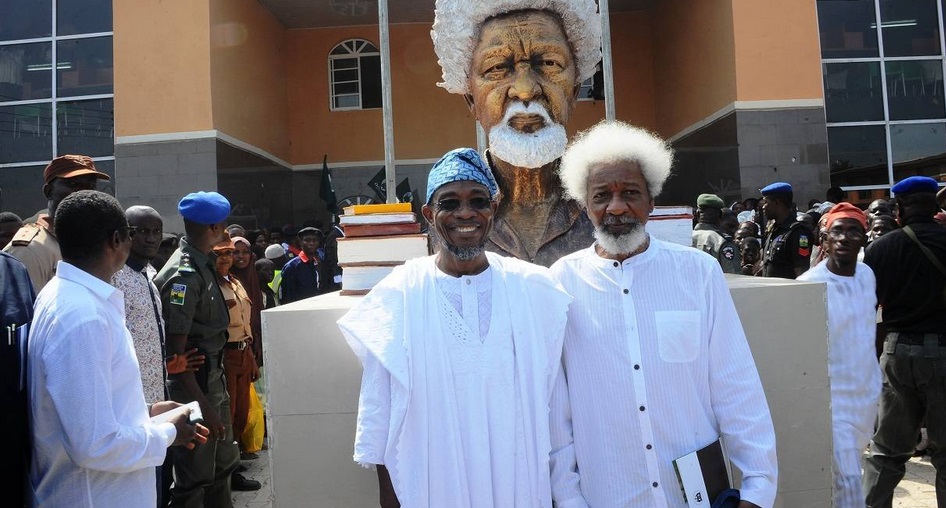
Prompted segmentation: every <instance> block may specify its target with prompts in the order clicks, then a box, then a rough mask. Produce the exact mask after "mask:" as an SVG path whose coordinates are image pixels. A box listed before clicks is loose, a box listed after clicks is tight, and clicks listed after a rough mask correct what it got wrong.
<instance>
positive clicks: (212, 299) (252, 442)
mask: <svg viewBox="0 0 946 508" xmlns="http://www.w3.org/2000/svg"><path fill="white" fill-rule="evenodd" d="M108 178H109V177H108V175H106V174H105V173H102V172H100V171H98V170H97V169H96V167H95V163H94V162H93V161H92V159H91V158H89V157H86V156H80V155H64V156H61V157H57V158H56V159H54V160H53V161H52V162H51V163H50V164H49V165H48V166H47V167H46V168H45V170H44V174H43V180H44V185H43V188H42V192H43V193H44V194H45V196H46V199H47V210H45V211H43V212H40V213H38V214H37V216H36V217H35V218H34V219H32V220H28V221H26V222H25V223H24V221H23V220H21V219H20V218H19V217H18V216H16V215H14V214H12V213H9V212H3V213H0V232H2V233H3V235H4V239H5V240H4V245H5V247H4V249H3V252H2V254H0V281H2V286H3V300H2V306H3V309H4V312H3V325H4V326H5V328H6V331H7V333H8V341H7V346H8V349H7V350H4V354H3V355H2V357H3V361H4V372H5V374H7V376H6V377H5V378H4V381H5V383H6V384H4V387H5V392H4V396H5V397H6V396H8V395H9V396H10V397H11V399H10V403H11V404H10V406H9V409H10V411H8V412H7V413H6V414H4V417H3V418H4V419H3V425H4V429H5V430H7V431H8V435H9V436H11V442H13V443H15V446H13V449H12V450H11V453H10V454H8V455H7V457H5V459H4V461H3V464H4V465H3V471H4V473H5V474H4V475H2V478H3V480H2V481H3V485H4V486H6V487H10V488H9V489H7V492H11V493H13V494H12V496H13V504H12V505H11V506H21V505H23V504H24V503H25V502H29V503H30V504H33V505H37V506H79V505H90V506H152V505H157V506H229V505H230V499H231V491H232V490H258V489H259V488H260V487H261V484H260V482H258V481H256V480H252V479H248V478H245V477H244V476H243V475H242V474H240V473H242V472H243V471H245V470H246V466H245V465H243V464H241V463H240V461H241V460H254V459H256V458H258V456H257V454H256V453H255V452H257V451H259V449H260V448H261V446H265V445H264V444H263V442H262V436H263V435H264V433H265V428H264V427H265V423H264V421H262V417H261V416H260V417H258V418H255V419H253V422H252V424H251V423H250V420H251V418H250V416H251V407H252V406H254V405H255V406H256V407H259V406H260V401H259V398H258V395H257V393H256V390H255V389H254V387H253V383H254V382H255V381H256V380H257V379H259V377H260V368H261V367H262V366H263V353H262V331H261V319H260V312H261V311H262V310H264V309H268V308H272V307H274V306H276V305H279V304H281V303H288V302H293V301H297V300H301V299H304V298H308V297H311V296H315V295H318V294H322V293H325V292H328V291H333V290H335V289H337V288H338V287H339V284H338V282H339V279H338V278H337V276H338V274H337V273H335V272H336V270H337V261H336V260H335V259H334V249H333V245H331V244H326V243H325V242H324V235H323V234H322V232H321V230H319V229H318V227H315V226H316V225H317V224H315V225H309V226H306V227H303V228H301V229H297V228H294V227H293V226H291V225H287V226H284V227H282V228H278V229H273V231H272V234H270V232H268V231H266V230H256V231H246V230H245V229H244V228H243V227H242V226H240V225H238V224H229V225H227V222H226V220H227V218H228V217H229V216H230V203H229V202H228V201H227V199H226V198H225V197H224V196H222V195H220V194H219V193H216V192H196V193H192V194H189V195H187V196H185V197H184V198H183V199H182V200H181V201H180V203H179V206H178V211H179V213H180V215H181V218H182V219H183V223H184V234H183V235H182V236H178V235H173V234H169V233H167V232H165V230H164V217H162V216H161V215H160V214H159V213H158V212H157V211H156V210H154V209H153V208H151V207H148V206H143V205H135V206H131V207H129V208H128V209H126V210H122V209H121V208H120V205H119V203H118V202H117V201H116V200H115V199H114V198H113V197H111V196H109V195H107V194H104V193H101V192H98V191H96V190H94V189H95V187H96V182H97V181H98V180H105V179H108ZM333 231H337V230H336V229H334V228H333ZM329 236H330V238H337V234H334V235H329ZM273 239H274V240H275V241H274V242H273V243H270V242H271V240H273ZM280 240H284V241H285V243H281V242H280ZM27 345H28V346H29V347H26V346H27ZM190 402H196V403H197V404H198V407H199V408H200V415H201V418H202V419H201V421H200V422H191V421H190V420H189V416H188V415H178V416H175V417H174V418H173V419H171V420H170V421H168V422H165V423H154V422H151V421H150V418H152V417H156V416H158V415H160V414H162V413H164V412H167V411H171V410H175V409H177V408H178V407H180V406H181V405H182V404H186V403H190ZM27 422H30V425H27ZM30 443H31V445H30ZM27 472H28V473H29V476H28V479H27V476H26V475H27ZM26 482H28V483H26ZM24 485H28V488H26V489H24ZM80 500H81V501H80Z"/></svg>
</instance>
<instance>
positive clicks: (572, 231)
mask: <svg viewBox="0 0 946 508" xmlns="http://www.w3.org/2000/svg"><path fill="white" fill-rule="evenodd" d="M431 38H432V39H433V42H434V50H435V51H436V52H437V56H438V58H439V62H440V65H441V67H442V69H443V82H442V83H439V85H440V86H442V87H444V88H446V89H447V90H448V91H449V92H451V93H456V94H462V95H463V96H464V99H465V100H466V102H467V105H468V106H469V108H470V111H471V112H472V113H473V115H474V116H475V117H476V120H477V121H478V122H479V124H480V125H481V126H482V127H483V129H484V130H485V131H486V132H487V134H488V137H489V151H488V152H487V154H486V156H485V157H484V159H486V161H487V162H488V164H489V165H490V168H491V169H492V171H493V174H494V175H495V176H496V180H497V183H498V185H499V190H500V194H501V196H502V199H501V201H500V206H499V209H498V210H497V211H496V216H495V227H494V228H493V231H492V232H491V233H490V236H489V238H488V241H487V245H486V248H487V249H489V250H491V251H494V252H498V253H500V254H504V255H507V256H513V257H517V258H520V259H525V260H527V261H532V262H534V263H538V264H542V265H545V266H548V265H550V264H551V263H552V262H554V261H555V260H556V259H558V258H559V257H561V256H563V255H565V254H568V253H571V252H574V251H575V250H576V249H578V248H580V247H582V246H584V245H586V244H587V243H588V242H589V241H591V225H590V224H589V223H588V221H587V219H586V218H585V217H584V216H583V214H582V213H581V208H580V207H579V206H578V204H577V203H575V202H574V201H571V200H568V199H564V198H563V196H562V188H561V182H559V180H558V176H557V174H556V171H555V169H556V166H557V164H558V159H559V157H561V156H562V153H563V152H564V151H565V146H566V145H567V144H568V136H567V134H566V131H565V125H566V124H567V122H568V120H569V118H570V117H571V113H572V110H573V109H574V105H575V99H576V98H577V96H578V92H579V91H580V89H581V82H582V81H583V80H585V79H587V78H589V77H591V76H592V75H593V74H594V72H595V67H596V65H597V64H598V62H599V61H600V60H601V50H600V46H601V22H600V18H599V17H598V13H597V6H596V4H595V1H594V0H437V2H436V11H435V19H434V25H433V29H432V30H431Z"/></svg>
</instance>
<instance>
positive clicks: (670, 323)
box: [654, 310, 701, 363]
mask: <svg viewBox="0 0 946 508" xmlns="http://www.w3.org/2000/svg"><path fill="white" fill-rule="evenodd" d="M654 321H655V323H656V325H657V346H658V351H659V353H660V359H661V360H663V361H665V362H669V363H684V362H692V361H693V360H696V358H697V356H698V355H699V353H700V335H701V326H700V312H699V311H695V310H670V311H657V312H655V313H654Z"/></svg>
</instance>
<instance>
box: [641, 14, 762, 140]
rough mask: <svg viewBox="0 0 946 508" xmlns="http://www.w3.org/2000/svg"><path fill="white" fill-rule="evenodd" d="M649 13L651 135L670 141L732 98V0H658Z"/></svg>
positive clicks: (733, 84)
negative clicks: (652, 92) (653, 132)
mask: <svg viewBox="0 0 946 508" xmlns="http://www.w3.org/2000/svg"><path fill="white" fill-rule="evenodd" d="M768 3H770V2H766V4H768ZM652 11H653V18H652V23H651V26H652V31H653V34H654V36H653V41H654V42H653V47H654V50H653V53H654V77H655V80H656V83H658V86H657V87H656V94H655V98H654V99H655V100H654V102H655V103H656V118H657V132H658V133H659V134H661V135H662V136H664V137H671V136H673V135H675V134H677V133H679V132H680V131H682V130H684V129H686V128H687V127H689V126H691V125H692V124H695V123H697V122H698V121H700V120H702V119H704V118H706V117H708V116H710V115H712V114H713V113H715V112H716V111H719V110H720V109H722V108H724V107H726V106H727V105H729V104H732V103H733V102H734V101H735V100H736V54H735V39H734V35H733V12H732V0H697V1H694V0H661V1H659V2H657V3H656V4H655V5H654V7H653V8H652Z"/></svg>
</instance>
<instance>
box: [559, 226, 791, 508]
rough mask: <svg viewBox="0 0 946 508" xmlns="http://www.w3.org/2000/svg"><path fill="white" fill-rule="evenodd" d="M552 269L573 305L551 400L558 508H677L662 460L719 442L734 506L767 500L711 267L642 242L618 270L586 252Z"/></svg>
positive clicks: (757, 433) (759, 400) (769, 488)
mask: <svg viewBox="0 0 946 508" xmlns="http://www.w3.org/2000/svg"><path fill="white" fill-rule="evenodd" d="M552 272H553V274H555V276H556V277H557V278H558V279H559V281H560V282H561V283H562V286H563V287H564V288H565V290H566V291H568V292H569V294H571V295H572V296H573V297H574V302H572V305H571V306H570V307H569V311H568V324H567V327H566V331H565V345H564V351H563V358H562V364H563V369H564V373H565V376H562V377H560V378H559V380H558V382H557V383H556V388H555V391H554V393H553V400H552V406H551V410H552V459H551V465H552V493H553V499H554V500H555V502H556V506H557V507H559V508H570V507H575V506H577V507H585V506H593V507H594V508H611V507H613V508H619V507H620V508H623V507H628V506H647V507H654V508H663V507H672V508H684V507H685V506H686V503H685V501H684V498H683V495H682V493H681V489H680V484H679V482H678V480H677V478H676V475H675V473H674V469H673V464H672V461H673V460H674V459H676V458H678V457H680V456H682V455H685V454H687V453H690V452H692V451H694V450H697V449H699V448H702V447H703V446H706V445H708V444H710V443H711V442H713V441H715V440H716V439H717V438H718V437H720V436H722V438H723V442H724V444H725V446H726V448H727V450H728V452H729V457H730V459H731V460H732V462H733V463H734V464H735V465H736V466H737V467H738V468H739V469H740V470H741V471H742V472H743V474H744V477H743V481H742V485H741V486H740V490H741V494H742V499H744V500H747V501H751V502H753V503H755V504H757V505H759V506H761V507H762V508H770V507H771V506H772V504H773V503H774V500H775V492H776V485H777V482H776V479H777V473H778V470H777V463H776V458H775V433H774V430H773V427H772V420H771V417H770V415H769V409H768V405H767V403H766V400H765V395H764V393H763V391H762V384H761V382H760V380H759V375H758V372H757V370H756V367H755V363H754V362H753V360H752V353H751V352H750V351H749V346H748V344H747V342H746V338H745V334H744V332H743V330H742V324H741V323H740V321H739V316H738V315H737V314H736V309H735V306H734V305H733V302H732V297H731V296H730V294H729V289H728V287H727V285H726V281H725V279H724V278H723V273H722V271H721V270H720V267H719V263H718V262H717V261H716V260H715V259H713V258H712V257H711V256H708V255H707V254H705V253H703V252H700V251H697V250H694V249H692V248H689V247H684V246H679V245H674V244H670V243H666V242H661V241H659V240H657V239H655V238H654V237H653V236H651V238H650V246H649V247H648V248H647V249H646V250H645V251H644V252H642V253H640V254H638V255H636V256H633V257H631V258H629V259H627V260H625V261H623V262H618V261H614V260H610V259H604V258H602V257H600V256H598V254H597V253H595V250H594V247H590V248H588V249H584V250H581V251H578V252H576V253H574V254H571V255H568V256H566V257H564V258H562V259H560V260H559V261H558V262H556V263H555V264H554V265H552Z"/></svg>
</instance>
